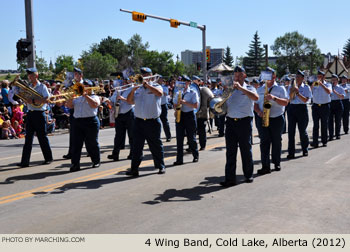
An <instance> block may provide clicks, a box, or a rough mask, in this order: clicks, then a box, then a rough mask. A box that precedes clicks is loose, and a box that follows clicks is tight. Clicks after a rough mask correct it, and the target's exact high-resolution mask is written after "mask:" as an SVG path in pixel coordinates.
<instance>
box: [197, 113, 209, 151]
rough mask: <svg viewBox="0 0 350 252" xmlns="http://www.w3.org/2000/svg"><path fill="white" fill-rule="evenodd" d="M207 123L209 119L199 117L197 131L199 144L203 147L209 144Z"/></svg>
mask: <svg viewBox="0 0 350 252" xmlns="http://www.w3.org/2000/svg"><path fill="white" fill-rule="evenodd" d="M206 124H207V119H204V118H197V132H198V138H199V145H200V147H201V148H205V146H206V145H207V132H206V131H205V127H206Z"/></svg>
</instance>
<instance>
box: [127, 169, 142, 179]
mask: <svg viewBox="0 0 350 252" xmlns="http://www.w3.org/2000/svg"><path fill="white" fill-rule="evenodd" d="M125 175H128V176H132V177H138V176H139V172H138V171H136V172H134V171H132V170H128V171H127V172H126V173H125Z"/></svg>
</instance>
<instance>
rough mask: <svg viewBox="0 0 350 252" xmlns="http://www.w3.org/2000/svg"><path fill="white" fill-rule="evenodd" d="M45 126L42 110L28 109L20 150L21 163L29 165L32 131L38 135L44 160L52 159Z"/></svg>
mask: <svg viewBox="0 0 350 252" xmlns="http://www.w3.org/2000/svg"><path fill="white" fill-rule="evenodd" d="M46 127H47V126H46V120H45V112H44V111H28V114H27V119H26V137H25V142H24V146H23V151H22V160H21V164H22V165H29V162H30V154H31V153H32V145H33V138H34V133H36V136H37V137H38V141H39V144H40V148H41V151H42V153H43V155H44V159H45V160H46V161H51V160H52V159H53V158H52V152H51V148H50V143H49V139H48V137H47V129H46Z"/></svg>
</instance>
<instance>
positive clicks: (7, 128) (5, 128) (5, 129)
mask: <svg viewBox="0 0 350 252" xmlns="http://www.w3.org/2000/svg"><path fill="white" fill-rule="evenodd" d="M1 137H2V139H10V138H11V139H12V138H18V137H17V136H16V132H15V130H14V129H13V128H12V126H11V122H10V120H6V121H4V122H3V124H2V130H1Z"/></svg>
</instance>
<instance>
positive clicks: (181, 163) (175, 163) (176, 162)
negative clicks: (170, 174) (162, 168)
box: [173, 161, 184, 165]
mask: <svg viewBox="0 0 350 252" xmlns="http://www.w3.org/2000/svg"><path fill="white" fill-rule="evenodd" d="M183 164H184V162H180V161H175V162H174V163H173V165H183Z"/></svg>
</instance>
